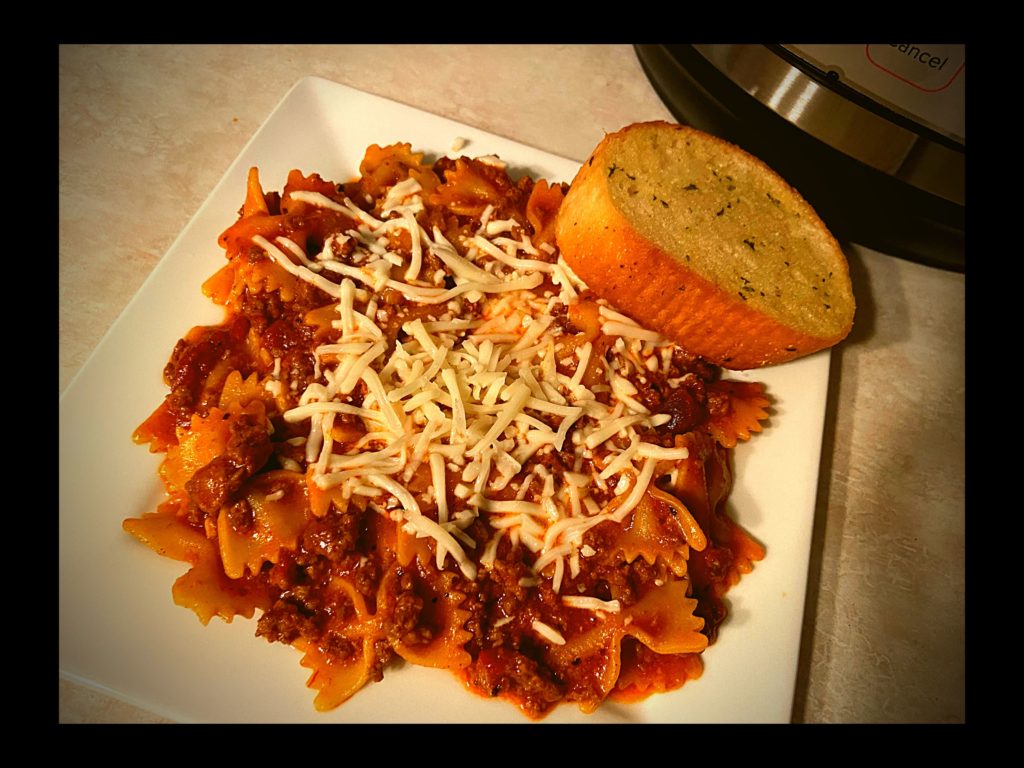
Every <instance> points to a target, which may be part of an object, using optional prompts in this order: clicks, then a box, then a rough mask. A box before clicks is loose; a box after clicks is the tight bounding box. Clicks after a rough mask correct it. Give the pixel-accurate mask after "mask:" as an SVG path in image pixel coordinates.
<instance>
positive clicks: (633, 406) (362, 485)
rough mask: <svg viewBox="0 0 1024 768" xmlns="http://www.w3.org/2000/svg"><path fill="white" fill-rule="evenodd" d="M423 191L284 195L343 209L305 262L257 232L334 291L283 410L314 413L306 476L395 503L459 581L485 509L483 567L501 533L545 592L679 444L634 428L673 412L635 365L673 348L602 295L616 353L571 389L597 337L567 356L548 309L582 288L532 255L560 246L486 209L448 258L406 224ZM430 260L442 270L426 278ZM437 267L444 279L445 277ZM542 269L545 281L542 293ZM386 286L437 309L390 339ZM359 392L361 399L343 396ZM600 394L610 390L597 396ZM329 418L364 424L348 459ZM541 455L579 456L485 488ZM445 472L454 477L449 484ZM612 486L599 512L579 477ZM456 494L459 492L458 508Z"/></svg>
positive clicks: (471, 570) (580, 603)
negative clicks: (528, 557)
mask: <svg viewBox="0 0 1024 768" xmlns="http://www.w3.org/2000/svg"><path fill="white" fill-rule="evenodd" d="M421 192H422V187H421V186H420V184H419V183H418V182H416V181H415V180H414V179H411V178H410V179H406V180H404V181H401V182H399V183H397V184H395V185H394V186H392V187H391V189H390V190H389V191H388V192H387V194H386V196H385V198H384V200H383V204H382V206H381V208H380V211H381V213H380V215H381V218H379V219H378V218H376V217H375V216H373V215H372V214H370V213H368V212H366V211H364V210H362V209H360V208H359V207H358V206H356V205H355V204H354V203H352V201H350V200H347V199H345V200H343V201H342V202H341V203H338V202H335V201H334V200H331V199H330V198H328V197H326V196H324V195H321V194H319V193H315V192H306V191H302V192H295V193H292V198H293V199H294V200H297V201H300V202H304V203H306V204H309V205H315V206H319V207H322V208H326V209H329V210H333V211H337V212H339V213H344V214H346V215H348V216H349V217H350V219H351V220H352V222H353V228H351V229H350V230H348V231H347V232H346V233H343V234H337V235H332V236H331V237H329V238H328V239H327V241H326V242H325V243H324V246H323V249H322V251H321V252H320V253H319V254H317V255H316V256H315V257H314V258H313V259H310V258H309V257H308V256H307V255H306V254H305V253H304V252H302V249H301V248H300V247H299V246H298V245H297V244H295V243H294V242H293V241H291V240H289V239H287V238H283V237H279V238H277V239H276V242H275V243H271V242H269V241H268V240H266V239H265V238H262V237H259V236H257V237H254V238H253V242H254V243H256V244H257V245H258V246H259V247H261V248H262V249H263V250H264V251H265V252H266V253H267V255H268V257H269V258H271V259H273V260H274V261H275V262H276V263H277V264H279V265H280V266H281V267H282V268H284V269H286V270H287V271H288V272H289V273H290V274H292V275H294V276H296V277H298V278H300V279H302V280H305V281H306V282H309V283H310V284H312V285H315V286H317V287H319V288H321V289H322V290H324V291H325V292H326V293H328V295H330V296H331V297H332V298H333V299H334V300H335V301H336V302H337V313H338V315H337V316H338V319H337V320H336V321H335V322H334V323H333V327H334V328H335V329H337V330H338V331H339V334H340V335H339V338H338V339H336V340H332V341H331V342H329V343H325V344H322V345H320V346H319V347H317V348H316V350H315V364H316V365H317V371H318V372H320V371H322V377H318V378H322V381H315V382H314V383H312V384H310V385H309V386H308V387H307V388H306V390H305V391H304V392H303V393H302V395H301V397H300V398H299V405H298V406H296V407H294V408H291V409H289V410H288V411H286V412H285V414H284V418H285V420H286V421H288V422H289V423H299V422H303V421H306V420H308V421H309V435H308V437H307V438H306V439H305V441H304V442H305V450H306V458H307V462H308V463H309V464H310V468H311V469H310V471H311V472H312V474H313V481H314V482H315V483H316V485H317V486H318V487H321V488H332V487H341V488H342V490H343V494H344V495H345V496H346V497H348V496H351V495H352V494H359V495H363V496H368V497H372V498H373V499H374V501H373V502H372V503H373V504H375V505H377V507H376V508H379V509H380V510H381V511H382V512H383V511H384V510H389V512H388V514H390V515H392V516H397V518H396V519H400V520H401V521H402V522H403V525H404V527H405V529H406V530H407V531H408V532H409V533H411V534H413V535H415V536H417V537H427V538H430V539H431V540H432V541H433V542H434V543H435V546H436V550H435V554H436V563H437V566H438V567H439V568H443V567H449V564H452V563H453V564H454V566H453V567H457V568H458V569H459V571H460V572H461V573H462V574H463V576H465V577H466V578H469V579H473V578H475V577H476V566H475V565H474V561H473V559H471V558H470V557H469V556H468V555H467V549H473V548H475V547H476V546H477V542H476V540H475V539H473V538H472V537H471V536H469V535H468V533H467V530H466V529H467V528H468V526H469V525H471V524H472V523H473V521H474V520H475V519H476V518H477V517H479V516H484V517H485V519H486V522H487V524H488V526H489V527H490V529H491V530H492V531H493V534H492V535H491V536H490V538H489V539H487V542H486V544H485V545H484V544H483V543H481V545H482V546H483V551H482V553H481V554H480V556H479V558H478V562H479V563H480V564H481V566H483V567H485V568H486V567H491V566H492V565H493V563H494V559H495V557H496V555H497V548H498V544H499V542H501V541H502V540H503V539H504V538H505V537H507V538H508V539H509V540H510V541H511V543H512V544H514V545H521V546H523V547H525V548H526V549H527V550H528V551H529V552H531V553H533V555H534V559H533V570H534V574H535V575H534V576H531V577H529V578H527V579H525V583H526V584H527V585H530V586H534V585H536V584H538V583H540V580H542V579H549V580H550V582H551V585H552V588H553V589H554V590H555V591H556V592H557V591H558V590H559V589H560V588H561V584H562V582H563V580H564V577H565V574H566V568H567V564H568V572H569V573H570V574H573V575H575V574H577V573H578V572H579V568H580V565H579V562H580V561H579V558H580V557H581V555H582V556H584V557H586V556H588V555H589V554H592V553H593V550H592V549H590V548H588V547H585V546H583V545H582V538H583V535H584V534H585V533H586V531H587V530H589V529H590V528H592V527H593V526H595V525H597V524H599V523H601V522H603V521H606V520H616V521H620V522H621V521H622V520H624V519H625V518H626V516H628V515H629V514H630V512H631V511H632V510H633V509H635V508H636V507H637V506H638V504H639V503H640V500H641V499H642V498H643V495H644V493H646V492H647V489H648V487H649V486H650V483H651V481H652V479H653V474H654V470H655V465H656V463H657V462H658V461H673V460H679V459H683V458H686V456H687V451H686V449H685V448H663V447H661V446H658V445H654V444H652V443H647V442H643V441H642V440H640V438H639V436H638V433H637V431H636V430H637V429H638V428H639V427H642V426H645V425H646V426H654V425H656V424H658V423H664V421H666V420H667V419H668V418H669V417H668V416H667V415H664V414H651V413H650V412H649V411H648V409H647V408H645V407H644V406H643V404H641V403H640V402H639V401H638V400H636V398H635V395H636V394H637V389H636V387H635V386H634V385H633V384H632V383H631V381H630V378H629V374H630V372H631V371H641V370H644V371H646V370H655V369H658V368H661V367H663V366H667V363H665V360H666V359H668V360H669V362H670V361H671V358H670V355H671V349H670V348H669V357H668V358H666V356H665V351H664V350H665V349H666V348H667V347H666V343H665V342H664V341H663V340H662V339H661V337H660V336H659V335H658V334H656V333H654V332H652V331H649V330H647V329H644V328H642V327H641V326H639V325H637V324H636V323H635V322H633V321H632V320H631V319H630V318H628V317H626V316H625V315H621V314H619V313H617V312H615V311H614V310H612V309H611V308H609V307H607V306H606V305H603V304H602V305H601V306H600V307H599V311H600V314H601V330H602V332H603V333H604V334H606V335H609V336H616V337H617V340H616V342H615V345H614V347H613V349H614V351H615V353H616V360H615V363H614V364H612V365H607V366H603V369H604V374H603V375H604V377H605V380H604V382H603V383H600V384H598V385H596V386H592V387H591V388H589V389H588V388H587V387H585V386H583V379H584V375H585V373H586V371H587V369H588V367H589V366H590V362H591V357H592V356H593V354H594V348H595V347H594V344H592V343H591V342H586V343H585V344H583V345H581V346H579V347H575V348H574V351H573V352H564V351H562V350H563V346H562V344H561V339H562V338H563V337H562V336H561V334H562V333H563V332H562V331H561V329H560V327H559V325H558V324H557V323H556V322H555V313H554V310H555V308H556V307H558V305H559V304H561V305H568V304H570V303H572V302H574V301H576V300H577V298H578V295H579V292H580V291H583V290H585V289H586V285H585V284H584V283H583V282H582V281H581V280H580V279H579V278H578V277H577V276H576V275H575V274H574V273H573V272H572V270H571V269H570V268H569V266H568V265H567V264H566V263H565V262H564V261H563V260H562V259H561V258H560V257H559V259H558V261H557V262H552V261H547V260H544V259H543V258H542V251H543V253H547V254H551V253H553V252H554V251H553V250H552V249H551V247H550V246H547V247H544V246H542V247H541V249H540V250H538V249H537V248H535V247H534V246H533V244H532V243H531V241H530V238H529V236H528V235H527V234H525V233H524V232H522V228H521V227H520V225H519V224H518V223H517V222H515V221H514V220H512V219H506V220H495V219H493V208H491V207H490V206H488V208H487V209H485V211H484V213H483V215H482V216H481V222H480V227H479V228H478V230H477V232H476V233H475V234H474V235H473V236H471V237H469V238H466V240H465V242H463V243H461V244H460V246H461V247H462V248H463V251H462V253H464V255H462V254H460V250H459V249H458V248H456V247H455V246H454V245H453V244H452V243H451V242H449V241H448V240H447V239H446V238H445V237H444V236H443V234H442V233H441V232H440V230H439V229H438V228H437V227H433V228H432V231H431V232H429V233H428V232H427V231H425V230H424V229H423V228H422V227H421V226H420V225H419V223H418V222H417V218H416V216H417V214H418V213H419V212H420V211H422V210H423V201H422V198H421V196H420V193H421ZM396 230H404V231H405V232H407V233H408V235H409V238H408V247H407V248H405V249H401V250H392V245H391V243H393V242H394V238H393V237H392V238H390V239H389V233H391V234H392V235H393V233H394V232H395V231H396ZM517 238H518V239H517ZM342 243H350V244H351V245H352V246H353V248H354V250H352V251H351V252H350V253H349V255H348V256H346V257H345V259H346V260H345V262H344V263H343V262H341V261H338V257H337V256H336V254H338V253H340V252H341V251H340V247H339V246H340V245H341V244H342ZM428 257H432V263H433V264H434V265H436V264H437V263H438V262H440V263H441V264H443V265H444V269H443V270H438V271H437V272H435V273H431V274H427V275H424V274H423V272H424V265H425V264H427V263H428V261H427V259H428ZM536 257H541V258H536ZM433 259H436V261H433ZM324 273H331V274H333V275H335V276H337V277H338V278H340V280H339V282H337V283H335V282H333V281H331V280H329V279H328V278H327V277H325V276H324ZM393 275H400V276H401V279H400V280H399V279H396V278H395V277H394V276H393ZM446 275H447V276H448V277H449V278H450V279H451V280H453V281H454V286H451V283H449V284H448V286H449V287H439V286H440V285H441V283H442V282H443V280H444V278H445V276H446ZM545 280H549V283H548V285H549V286H550V285H553V286H555V288H556V293H552V292H551V291H550V289H549V290H548V293H547V294H546V295H545V296H539V295H536V294H535V293H534V290H535V289H537V288H538V287H539V286H541V285H542V283H544V282H545ZM387 288H390V289H392V290H394V291H398V292H399V293H400V294H401V295H402V296H404V297H405V299H406V300H407V301H410V302H415V303H418V304H421V305H427V306H430V307H436V308H437V312H436V313H433V314H432V315H431V316H430V317H429V318H421V317H418V316H417V317H416V318H415V319H413V320H411V321H409V322H406V323H404V324H403V326H402V330H403V332H404V334H405V335H404V336H403V337H401V338H400V339H399V340H396V341H395V342H394V344H393V348H391V349H390V351H389V346H388V344H389V341H388V339H386V338H385V333H384V331H383V329H382V328H381V326H380V325H379V324H378V320H379V319H380V317H378V312H379V311H381V310H379V308H378V307H379V304H378V299H377V293H376V292H379V291H382V290H384V289H387ZM467 300H468V301H474V302H479V312H480V316H479V317H478V318H463V317H460V316H459V313H460V312H461V311H462V306H463V302H464V301H467ZM562 311H564V310H562ZM382 317H383V315H382ZM659 350H660V354H657V355H656V354H655V352H656V351H659ZM573 365H574V366H575V367H573ZM560 366H562V370H560ZM652 366H653V367H652ZM666 369H667V368H666ZM563 370H567V371H569V372H570V373H569V374H567V373H564V372H563ZM570 374H571V375H570ZM357 390H359V391H361V392H362V398H361V400H355V402H359V403H360V404H359V405H355V404H354V403H353V402H351V401H352V400H353V397H354V395H355V394H356V393H357ZM601 393H606V394H607V398H606V399H607V401H608V402H607V403H605V402H601V401H599V400H598V396H599V395H601ZM602 397H603V395H602ZM338 415H346V416H353V417H356V418H359V419H360V420H362V422H363V425H364V427H365V429H366V434H365V435H364V436H363V437H362V438H361V439H360V440H359V441H357V442H356V443H355V445H350V446H348V451H349V452H348V453H346V454H339V453H337V452H336V451H337V450H338V446H337V445H336V444H335V443H334V441H333V439H332V437H331V427H332V425H333V423H334V419H335V418H337V417H338ZM570 433H572V439H571V440H570V439H569V436H570ZM624 441H628V444H625V442H624ZM624 445H625V447H623V446H624ZM552 450H554V451H571V452H573V455H574V456H575V465H574V470H573V471H572V472H566V473H561V474H559V475H556V474H554V473H551V472H549V471H548V470H547V469H546V468H545V467H544V466H543V465H542V464H540V463H534V464H533V465H532V467H531V468H530V470H529V472H528V473H527V474H526V476H525V477H522V478H521V480H520V485H519V486H512V487H513V488H514V489H515V494H514V498H508V495H509V494H508V492H505V496H504V497H503V498H502V499H497V498H491V497H490V496H489V494H493V493H499V492H503V491H505V489H506V488H508V486H509V483H512V482H515V480H516V478H517V477H520V476H521V473H522V472H523V470H524V467H527V466H529V464H528V462H530V461H532V460H534V459H535V457H537V456H543V455H544V454H545V453H547V452H549V451H552ZM585 460H592V461H594V462H596V463H594V464H593V466H594V467H595V469H594V470H593V473H592V474H591V473H590V472H588V471H587V470H582V471H581V467H583V466H584V465H583V462H584V461H585ZM638 464H639V466H637V465H638ZM420 471H423V472H427V473H428V474H429V478H430V483H431V486H430V487H429V488H428V490H427V491H426V492H425V493H421V494H420V500H417V497H416V495H414V494H413V493H412V492H410V491H409V489H408V487H407V485H406V484H408V483H409V482H410V481H411V480H412V478H413V477H414V476H416V475H417V473H418V472H420ZM450 472H451V473H455V476H456V477H457V478H458V480H459V482H454V483H450V481H449V473H450ZM608 485H615V486H616V487H617V488H618V490H619V491H620V493H619V497H618V498H616V499H615V500H614V502H613V503H612V506H610V507H608V508H607V509H603V508H602V507H601V506H600V505H599V504H597V503H596V502H595V500H594V498H593V497H592V496H591V495H590V488H591V487H594V488H601V489H604V488H607V487H608ZM450 499H456V500H458V503H456V504H455V508H456V509H457V510H458V511H457V512H456V513H455V514H454V517H453V510H452V508H451V507H450V505H449V500H450ZM421 501H422V503H423V504H424V505H429V508H428V511H429V514H425V513H424V511H423V509H421ZM435 511H436V514H435ZM435 518H436V519H435ZM581 547H582V549H581ZM564 601H565V604H566V605H570V606H572V607H577V608H581V609H585V610H590V611H593V612H597V613H599V614H605V613H614V612H617V611H618V610H619V605H618V604H617V603H616V602H615V601H601V600H597V599H596V598H587V597H571V596H566V597H565V598H564ZM533 629H534V631H535V632H536V633H537V634H538V635H540V636H541V637H543V638H545V639H546V640H548V641H549V642H552V643H555V644H560V643H564V642H565V641H564V639H563V638H562V636H561V635H560V633H558V632H557V631H556V630H555V629H554V628H552V627H550V626H548V625H546V624H544V623H543V622H540V621H535V622H534V623H533Z"/></svg>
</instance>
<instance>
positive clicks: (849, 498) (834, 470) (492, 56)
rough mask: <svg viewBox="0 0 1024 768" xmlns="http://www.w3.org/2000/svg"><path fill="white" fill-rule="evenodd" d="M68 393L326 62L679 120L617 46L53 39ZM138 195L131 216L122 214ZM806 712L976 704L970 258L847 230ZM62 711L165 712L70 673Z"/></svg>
mask: <svg viewBox="0 0 1024 768" xmlns="http://www.w3.org/2000/svg"><path fill="white" fill-rule="evenodd" d="M58 58H59V110H60V111H59V116H60V131H59V152H60V158H59V180H60V191H59V204H60V220H59V223H60V233H59V240H60V258H59V296H60V302H59V348H60V381H59V384H60V392H61V393H63V392H64V391H65V389H66V388H67V387H68V385H69V384H70V382H71V381H72V380H73V378H74V376H75V374H76V373H77V372H78V371H79V370H80V369H81V368H82V366H83V365H84V364H85V363H86V361H87V360H88V358H89V355H90V353H91V352H92V351H93V349H94V348H95V347H96V346H97V344H98V343H99V342H100V340H101V339H102V337H103V336H104V334H105V333H106V332H107V330H108V329H109V328H110V326H111V325H112V324H113V323H114V321H115V320H116V319H117V317H118V315H119V314H120V313H121V311H122V310H123V309H124V307H125V306H126V304H127V303H128V302H129V300H130V299H131V297H132V296H133V295H134V294H135V292H136V291H137V290H138V288H139V287H140V286H141V284H142V283H143V281H144V280H145V279H146V277H147V275H149V273H150V272H151V271H152V270H153V268H154V267H155V266H156V264H157V262H158V261H159V259H160V258H161V256H162V255H163V254H164V252H165V251H166V250H167V249H168V248H169V247H170V245H171V244H172V242H173V241H174V239H175V238H176V236H177V235H178V233H179V232H180V231H181V230H182V228H183V227H184V226H185V225H186V224H187V223H188V221H189V220H190V218H191V217H192V216H193V215H194V214H195V212H196V211H197V210H198V209H199V207H200V205H201V204H202V202H203V201H204V200H205V199H206V197H207V195H208V194H209V192H210V190H212V189H213V187H214V186H215V184H216V183H217V181H218V180H219V179H220V177H221V176H222V175H223V173H224V172H225V170H226V169H227V167H228V166H229V165H230V163H231V162H232V161H233V160H234V158H235V157H236V155H237V154H238V153H239V152H240V151H241V149H242V148H243V146H244V145H245V144H246V142H247V141H248V140H249V138H250V137H251V136H252V135H253V133H254V132H255V131H256V130H257V128H258V127H259V126H260V124H261V123H262V122H263V121H264V120H265V119H266V118H267V117H268V116H269V114H270V113H271V111H272V110H273V108H274V107H275V106H276V105H277V103H278V102H279V101H280V100H281V98H282V97H283V96H284V95H285V93H287V91H288V89H289V88H290V87H291V86H292V85H294V84H295V83H296V82H297V81H298V80H300V79H301V78H303V77H305V76H307V75H318V76H321V77H324V78H327V79H329V80H333V81H335V82H339V83H343V84H346V85H350V86H352V87H354V88H358V89H360V90H363V91H367V92H369V93H373V94H377V95H380V96H384V97H387V98H390V99H393V100H395V101H399V102H402V103H405V104H408V105H411V106H414V107H418V108H420V109H424V110H426V111H429V112H433V113H436V114H440V115H443V116H446V117H450V118H452V119H455V120H458V121H460V122H463V123H467V124H469V125H472V126H474V127H477V128H480V129H483V130H486V131H489V132H492V133H496V134H499V135H502V136H506V137H508V138H511V139H514V140H516V141H520V142H523V143H525V144H528V145H531V146H534V147H537V148H539V149H542V150H545V151H548V152H552V153H555V154H558V155H562V156H564V157H567V158H572V159H575V160H577V161H582V160H584V159H585V158H586V157H587V156H588V154H589V153H590V151H591V149H593V147H594V146H595V145H596V144H597V142H598V141H599V140H600V138H601V137H602V136H603V134H604V132H606V131H612V130H615V129H618V128H620V127H622V126H624V125H626V124H628V123H632V122H638V121H641V120H652V119H664V120H673V117H672V115H671V113H670V112H669V111H668V109H667V108H666V107H665V106H664V105H663V104H662V102H661V101H660V100H659V98H658V96H657V95H656V93H655V92H654V90H653V88H652V87H651V85H650V84H649V82H648V80H647V78H646V77H645V76H644V73H643V71H642V69H641V67H640V64H639V62H638V61H637V58H636V55H635V53H634V51H633V49H632V47H630V46H626V45H600V46H597V45H595V46H578V45H544V46H523V45H508V46H490V45H488V46H465V45H401V46H390V45H370V46H354V45H338V46H321V45H310V46H276V45H274V46H250V45H189V46H100V45H92V46H77V45H76V46H61V47H60V48H59V49H58ZM126 212H129V215H126ZM844 249H845V250H846V252H847V255H848V259H849V262H850V270H851V275H852V278H853V283H854V291H855V293H856V296H857V299H858V315H857V323H856V326H855V328H854V331H853V333H852V335H851V336H850V337H849V338H848V339H847V340H846V341H845V342H843V343H842V344H841V345H840V346H839V347H837V348H835V349H834V350H833V352H832V355H833V357H832V373H831V377H830V382H829V407H828V411H827V419H826V431H825V442H824V447H823V456H822V466H821V476H820V481H819V490H818V507H817V511H816V521H815V531H814V545H813V551H812V556H811V568H810V578H809V584H808V599H807V604H806V615H805V622H804V635H803V644H802V651H801V660H800V671H799V675H798V679H797V687H796V695H795V704H794V709H793V716H792V720H793V722H799V723H907V722H913V723H959V722H964V721H965V718H966V714H965V644H964V643H965V615H964V603H965V588H964V587H965V544H964V533H965V532H964V528H965V520H964V518H965V494H964V485H965V469H964V464H965V459H964V455H965V406H964V398H965V374H964V367H965V361H964V357H965V330H964V329H965V276H964V275H963V274H959V273H954V272H947V271H943V270H939V269H935V268H931V267H926V266H921V265H918V264H915V263H911V262H909V261H904V260H901V259H897V258H894V257H891V256H888V255H885V254H881V253H877V252H875V251H873V250H870V249H868V248H865V247H862V246H859V245H857V244H853V243H844ZM58 717H59V721H60V722H61V723H110V722H117V723H143V722H166V721H165V720H163V719H162V718H160V717H158V716H156V715H154V714H152V713H149V712H145V711H143V710H140V709H137V708H135V707H132V706H130V705H128V704H125V703H123V702H120V701H118V700H116V699H114V698H110V697H108V696H107V695H105V694H103V693H101V692H98V691H95V690H92V689H89V688H86V687H83V686H80V685H77V684H75V683H72V682H69V681H67V680H65V679H63V678H61V679H60V683H59V708H58Z"/></svg>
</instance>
